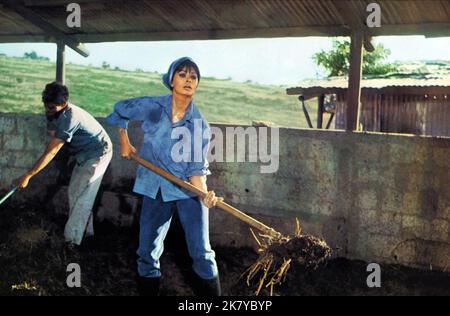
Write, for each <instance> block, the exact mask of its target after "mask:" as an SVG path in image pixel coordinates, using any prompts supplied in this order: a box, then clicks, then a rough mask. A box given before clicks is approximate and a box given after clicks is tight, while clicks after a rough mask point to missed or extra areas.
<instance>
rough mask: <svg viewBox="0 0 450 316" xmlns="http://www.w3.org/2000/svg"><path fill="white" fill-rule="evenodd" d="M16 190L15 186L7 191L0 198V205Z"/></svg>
mask: <svg viewBox="0 0 450 316" xmlns="http://www.w3.org/2000/svg"><path fill="white" fill-rule="evenodd" d="M16 191H17V187H15V188H14V189H12V190H11V191H9V193H8V194H6V195H5V196H4V197H3V198H2V199H1V200H0V205H2V204H3V203H4V202H5V201H6V200H7V199H9V198H10V197H11V195H13V194H14V193H16Z"/></svg>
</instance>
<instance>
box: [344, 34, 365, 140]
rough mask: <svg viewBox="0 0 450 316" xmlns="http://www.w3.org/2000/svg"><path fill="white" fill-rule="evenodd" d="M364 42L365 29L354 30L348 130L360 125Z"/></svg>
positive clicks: (355, 128) (348, 97)
mask: <svg viewBox="0 0 450 316" xmlns="http://www.w3.org/2000/svg"><path fill="white" fill-rule="evenodd" d="M363 43H364V33H363V31H362V30H358V31H354V32H353V33H352V44H351V49H350V72H349V78H348V94H347V131H353V130H358V125H359V113H360V107H361V78H362V63H363Z"/></svg>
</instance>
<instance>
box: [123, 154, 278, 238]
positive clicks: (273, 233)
mask: <svg viewBox="0 0 450 316" xmlns="http://www.w3.org/2000/svg"><path fill="white" fill-rule="evenodd" d="M131 158H132V159H133V160H134V161H136V162H137V163H139V164H140V165H142V166H144V167H145V168H147V169H150V170H151V171H153V172H154V173H156V174H159V175H160V176H162V177H163V178H165V179H167V180H169V181H170V182H172V183H175V184H177V185H178V186H180V187H182V188H184V189H186V190H188V191H190V192H192V193H195V194H196V195H197V196H199V197H200V198H202V199H203V198H204V197H205V196H206V195H207V192H205V191H203V190H200V189H199V188H197V187H196V186H194V185H192V184H190V183H189V182H186V181H183V180H181V179H179V178H177V177H175V176H174V175H173V174H171V173H169V172H167V171H165V170H163V169H161V168H158V167H157V166H155V165H154V164H152V163H151V162H148V161H147V160H145V159H142V158H141V157H139V156H138V155H136V154H132V155H131ZM216 206H217V207H218V208H221V209H222V210H224V211H226V212H228V213H229V214H231V215H233V216H235V217H237V218H238V219H240V220H241V221H243V222H245V223H247V224H249V225H250V226H252V227H254V228H256V229H258V230H259V231H261V232H262V233H264V234H265V235H269V236H271V237H274V238H280V237H281V234H280V233H279V232H277V231H276V230H275V229H273V228H271V227H269V226H266V225H264V224H263V223H261V222H259V221H257V220H256V219H254V218H253V217H250V216H248V215H247V214H245V213H244V212H242V211H240V210H238V209H237V208H235V207H233V206H231V205H229V204H227V203H225V202H223V201H219V202H218V203H217V204H216Z"/></svg>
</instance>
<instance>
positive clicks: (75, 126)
mask: <svg viewBox="0 0 450 316" xmlns="http://www.w3.org/2000/svg"><path fill="white" fill-rule="evenodd" d="M79 129H80V123H79V122H76V121H74V120H70V121H67V122H63V124H61V125H60V126H58V128H57V129H56V133H55V137H56V138H58V139H61V140H63V141H65V142H67V143H70V142H71V141H72V138H73V135H74V134H75V133H76V131H78V130H79Z"/></svg>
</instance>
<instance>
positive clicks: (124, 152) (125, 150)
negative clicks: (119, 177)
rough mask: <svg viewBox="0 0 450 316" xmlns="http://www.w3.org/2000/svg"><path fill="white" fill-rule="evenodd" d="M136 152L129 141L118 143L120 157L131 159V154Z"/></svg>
mask: <svg viewBox="0 0 450 316" xmlns="http://www.w3.org/2000/svg"><path fill="white" fill-rule="evenodd" d="M136 152H137V150H136V148H134V147H133V145H131V144H130V143H124V144H120V157H122V158H124V159H128V160H131V156H132V155H133V154H135V153H136Z"/></svg>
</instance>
